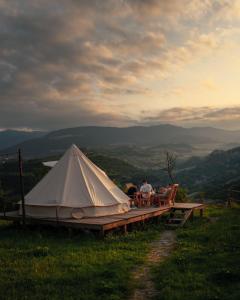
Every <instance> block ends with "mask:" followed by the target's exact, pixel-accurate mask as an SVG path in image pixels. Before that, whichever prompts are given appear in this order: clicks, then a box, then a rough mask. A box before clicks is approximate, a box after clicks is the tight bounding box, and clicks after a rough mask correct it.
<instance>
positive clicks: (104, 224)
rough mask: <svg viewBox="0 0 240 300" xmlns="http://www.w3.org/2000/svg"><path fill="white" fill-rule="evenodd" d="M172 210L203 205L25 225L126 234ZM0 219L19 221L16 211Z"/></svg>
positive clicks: (177, 205)
mask: <svg viewBox="0 0 240 300" xmlns="http://www.w3.org/2000/svg"><path fill="white" fill-rule="evenodd" d="M174 209H182V210H200V213H201V215H202V211H203V209H204V205H203V204H199V203H175V204H174V205H173V206H162V207H145V208H137V209H131V210H130V211H129V212H127V213H125V214H119V215H112V216H106V217H96V218H83V219H59V220H56V219H45V218H32V217H27V218H26V223H27V224H39V225H50V226H63V227H67V228H79V229H88V230H96V231H99V232H100V234H102V235H104V233H105V232H106V231H107V230H111V229H114V228H119V227H122V228H123V230H124V231H125V232H126V231H127V227H128V225H129V224H134V223H138V222H144V221H145V220H149V219H152V218H156V217H159V216H161V215H163V214H165V213H167V212H170V211H171V210H174ZM0 219H4V220H10V221H21V216H20V215H19V214H18V211H13V212H7V213H6V214H5V216H4V214H3V213H0Z"/></svg>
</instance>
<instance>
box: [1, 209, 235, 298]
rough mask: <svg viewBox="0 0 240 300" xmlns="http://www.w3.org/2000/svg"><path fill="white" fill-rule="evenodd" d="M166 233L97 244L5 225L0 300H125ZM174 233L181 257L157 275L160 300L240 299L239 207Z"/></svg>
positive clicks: (89, 238) (151, 231)
mask: <svg viewBox="0 0 240 300" xmlns="http://www.w3.org/2000/svg"><path fill="white" fill-rule="evenodd" d="M208 218H211V221H210V220H209V219H208ZM161 230H162V226H161V225H153V224H150V225H146V228H145V230H143V231H134V232H131V233H129V234H127V235H125V236H124V235H120V234H118V235H108V236H107V237H106V238H105V239H99V238H98V237H96V236H94V235H91V234H80V233H79V232H73V233H72V234H69V233H68V232H67V231H66V230H62V229H60V228H59V229H49V228H45V229H43V228H41V229H39V228H27V229H25V230H23V229H21V228H18V227H14V226H13V225H11V223H7V222H1V223H0V291H1V293H0V299H4V300H7V299H9V300H13V299H21V300H22V299H31V300H32V299H34V300H35V299H36V300H42V299H44V300H48V299H51V300H54V299H70V300H71V299H74V300H75V299H78V300H82V299H84V300H93V299H94V300H98V299H99V300H101V299H108V300H111V299H112V300H117V299H119V300H120V299H121V300H122V299H127V298H128V296H129V295H130V292H131V291H132V289H133V283H132V280H131V272H132V271H133V270H134V269H135V268H136V266H138V265H140V264H142V263H144V260H145V257H146V253H147V252H148V250H149V245H150V242H152V241H153V240H154V239H155V238H156V237H157V236H159V232H160V231H161ZM176 233H177V248H176V250H175V251H174V252H173V254H172V255H171V256H170V257H169V258H168V259H167V260H166V261H165V262H162V263H161V264H158V265H156V266H155V267H154V268H153V270H152V276H153V280H154V282H155V285H156V288H157V290H158V291H159V295H158V296H157V297H156V299H161V300H166V299H167V300H182V299H184V300H186V299H191V300H202V299H204V300H210V299H211V300H212V299H224V300H225V299H227V300H228V299H229V300H234V299H236V300H237V299H240V268H239V265H240V208H238V207H236V208H234V209H223V208H216V207H215V208H214V207H210V208H209V209H208V210H207V218H203V219H200V218H195V221H193V223H189V225H188V226H187V227H186V228H183V229H178V230H177V231H176Z"/></svg>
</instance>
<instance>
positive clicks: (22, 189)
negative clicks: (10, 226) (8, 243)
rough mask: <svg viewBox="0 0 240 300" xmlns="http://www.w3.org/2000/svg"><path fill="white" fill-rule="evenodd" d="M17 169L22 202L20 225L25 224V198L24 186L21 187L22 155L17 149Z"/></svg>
mask: <svg viewBox="0 0 240 300" xmlns="http://www.w3.org/2000/svg"><path fill="white" fill-rule="evenodd" d="M18 169H19V180H20V191H21V200H22V224H23V226H25V224H26V212H25V198H24V185H23V168H22V155H21V149H18Z"/></svg>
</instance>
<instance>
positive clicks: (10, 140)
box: [0, 130, 46, 150]
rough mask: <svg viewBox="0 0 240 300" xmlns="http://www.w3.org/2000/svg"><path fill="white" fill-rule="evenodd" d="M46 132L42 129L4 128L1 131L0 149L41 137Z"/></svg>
mask: <svg viewBox="0 0 240 300" xmlns="http://www.w3.org/2000/svg"><path fill="white" fill-rule="evenodd" d="M45 134H46V132H42V131H32V132H29V131H19V130H4V131H0V150H1V149H6V148H8V147H11V146H14V145H16V144H19V143H22V142H24V141H27V140H30V139H34V138H39V137H42V136H44V135H45Z"/></svg>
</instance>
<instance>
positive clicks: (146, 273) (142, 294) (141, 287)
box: [130, 230, 176, 300]
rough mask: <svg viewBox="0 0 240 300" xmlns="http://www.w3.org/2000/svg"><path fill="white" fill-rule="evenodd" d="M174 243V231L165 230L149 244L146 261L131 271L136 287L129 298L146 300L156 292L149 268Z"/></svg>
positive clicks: (160, 258) (162, 259)
mask: <svg viewBox="0 0 240 300" xmlns="http://www.w3.org/2000/svg"><path fill="white" fill-rule="evenodd" d="M175 244H176V235H175V232H174V231H171V230H165V231H164V232H163V233H161V236H160V238H159V239H158V240H156V241H154V242H153V243H152V245H151V250H150V252H149V254H148V256H147V260H146V263H145V264H144V265H143V266H141V267H139V268H138V269H137V270H135V271H134V273H133V280H134V281H135V283H136V286H137V287H136V289H135V290H134V293H133V295H132V297H131V298H130V300H147V299H151V298H153V296H155V295H156V294H157V291H156V290H155V287H154V283H153V282H152V280H151V274H150V270H151V267H152V266H154V264H156V263H159V262H161V261H164V260H165V259H166V258H167V257H168V256H169V255H170V254H171V252H172V251H173V249H174V247H175Z"/></svg>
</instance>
